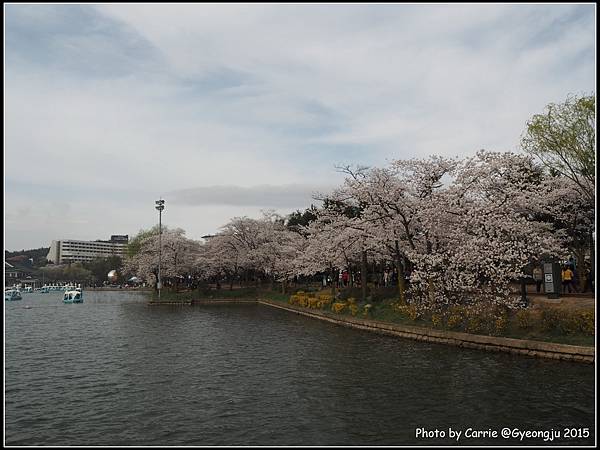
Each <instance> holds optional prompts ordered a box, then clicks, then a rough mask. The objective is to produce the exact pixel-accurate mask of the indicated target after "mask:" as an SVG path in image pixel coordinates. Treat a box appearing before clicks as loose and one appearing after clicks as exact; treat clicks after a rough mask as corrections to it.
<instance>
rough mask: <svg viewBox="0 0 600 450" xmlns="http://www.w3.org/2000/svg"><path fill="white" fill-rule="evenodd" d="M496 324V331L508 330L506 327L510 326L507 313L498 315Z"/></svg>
mask: <svg viewBox="0 0 600 450" xmlns="http://www.w3.org/2000/svg"><path fill="white" fill-rule="evenodd" d="M494 326H495V331H496V332H498V333H501V332H503V331H504V330H506V327H507V326H508V317H507V316H506V315H505V314H502V315H501V316H500V317H498V318H497V319H496V320H495V322H494Z"/></svg>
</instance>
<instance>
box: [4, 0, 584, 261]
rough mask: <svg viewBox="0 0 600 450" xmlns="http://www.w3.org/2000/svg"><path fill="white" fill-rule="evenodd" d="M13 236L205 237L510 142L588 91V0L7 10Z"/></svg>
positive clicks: (15, 245) (8, 235) (9, 237)
mask: <svg viewBox="0 0 600 450" xmlns="http://www.w3.org/2000/svg"><path fill="white" fill-rule="evenodd" d="M4 12H5V35H4V45H5V71H4V86H5V100H4V113H5V116H4V117H5V119H4V133H5V134H4V162H5V166H4V171H5V172H4V182H5V211H4V214H5V219H4V220H5V248H6V249H8V250H19V249H23V248H24V249H27V248H35V247H41V246H49V245H50V242H51V240H52V239H84V240H87V239H89V240H94V239H107V238H109V237H110V235H111V234H129V235H134V234H136V233H137V232H138V231H139V230H140V229H142V228H149V227H151V226H153V225H154V224H155V223H157V221H158V213H157V212H156V210H155V209H154V200H156V199H158V198H159V197H160V196H162V198H164V199H166V210H165V211H164V213H163V223H165V224H167V225H168V226H171V227H182V228H184V229H185V230H186V231H187V235H188V236H189V237H192V238H194V239H198V238H200V236H202V235H204V234H209V233H214V232H216V231H218V229H219V227H220V226H222V225H224V224H225V223H226V222H227V221H228V220H229V219H230V218H231V217H234V216H243V215H247V216H250V217H259V216H260V210H261V209H276V210H278V211H279V212H281V213H289V212H292V211H294V210H295V209H300V208H304V207H307V206H309V205H310V203H311V196H312V195H313V194H314V193H315V192H325V191H327V190H328V189H330V188H331V187H332V186H334V185H335V184H337V183H340V182H341V180H342V177H341V175H340V174H339V173H338V172H336V169H335V167H336V165H341V164H362V165H369V166H373V165H384V164H386V161H389V160H393V159H399V158H412V157H426V156H429V155H431V154H442V155H447V156H465V155H471V154H473V153H475V151H477V150H478V149H480V148H486V149H489V150H511V151H517V150H518V141H519V136H520V135H521V133H522V132H523V130H524V126H525V123H526V122H527V120H528V118H529V117H531V116H532V115H533V114H536V113H539V112H542V111H543V109H544V107H545V105H547V104H548V103H551V102H561V101H563V100H564V99H565V98H566V97H567V95H569V94H590V93H592V92H594V91H595V53H596V48H595V31H596V30H595V13H596V11H595V5H593V4H580V5H556V4H552V5H493V4H489V5H468V4H463V5H450V4H449V5H400V4H399V5H390V4H387V5H386V4H382V5H356V4H352V5H340V4H337V5H336V4H334V5H309V4H304V5H303V4H299V5H291V4H280V5H270V4H237V5H232V4H229V5H222V4H178V5H173V4H164V5H160V4H147V5H140V4H127V5H120V4H111V5H108V4H106V5H49V4H45V5H44V4H37V5H18V4H13V5H10V4H9V5H6V4H5V9H4Z"/></svg>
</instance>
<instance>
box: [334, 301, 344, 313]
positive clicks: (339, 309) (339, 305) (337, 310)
mask: <svg viewBox="0 0 600 450" xmlns="http://www.w3.org/2000/svg"><path fill="white" fill-rule="evenodd" d="M346 306H347V305H346V303H339V302H336V303H334V304H333V305H331V310H332V311H333V312H334V313H336V314H340V313H341V312H342V311H343V310H344V308H346Z"/></svg>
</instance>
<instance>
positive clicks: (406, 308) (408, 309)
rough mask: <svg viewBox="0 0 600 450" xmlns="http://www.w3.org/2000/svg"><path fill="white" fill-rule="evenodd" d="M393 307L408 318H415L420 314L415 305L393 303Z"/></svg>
mask: <svg viewBox="0 0 600 450" xmlns="http://www.w3.org/2000/svg"><path fill="white" fill-rule="evenodd" d="M394 309H395V310H396V311H398V312H399V313H400V314H402V315H403V316H406V317H408V318H409V319H410V320H417V319H418V318H419V316H420V314H419V311H417V308H416V306H415V305H399V304H395V307H394Z"/></svg>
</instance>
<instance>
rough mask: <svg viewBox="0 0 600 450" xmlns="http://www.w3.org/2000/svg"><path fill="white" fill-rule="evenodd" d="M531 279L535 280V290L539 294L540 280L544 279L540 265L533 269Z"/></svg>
mask: <svg viewBox="0 0 600 450" xmlns="http://www.w3.org/2000/svg"><path fill="white" fill-rule="evenodd" d="M533 279H534V280H535V292H537V293H538V294H539V293H540V291H541V288H542V281H544V271H543V270H542V268H541V267H540V266H537V267H536V268H535V269H533Z"/></svg>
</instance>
